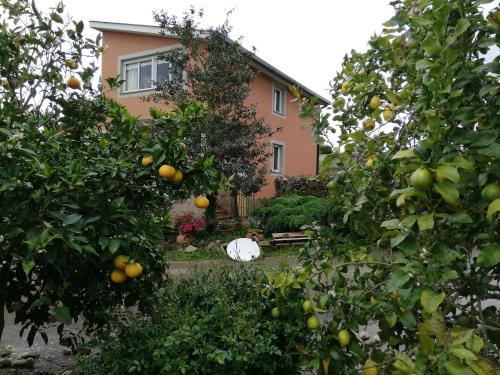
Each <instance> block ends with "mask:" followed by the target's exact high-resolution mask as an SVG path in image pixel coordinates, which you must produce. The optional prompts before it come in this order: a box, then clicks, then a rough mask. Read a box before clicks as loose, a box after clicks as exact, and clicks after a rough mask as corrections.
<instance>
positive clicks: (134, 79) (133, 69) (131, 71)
mask: <svg viewBox="0 0 500 375" xmlns="http://www.w3.org/2000/svg"><path fill="white" fill-rule="evenodd" d="M125 88H126V90H127V91H132V90H137V89H138V88H139V64H137V63H135V64H127V65H126V66H125Z"/></svg>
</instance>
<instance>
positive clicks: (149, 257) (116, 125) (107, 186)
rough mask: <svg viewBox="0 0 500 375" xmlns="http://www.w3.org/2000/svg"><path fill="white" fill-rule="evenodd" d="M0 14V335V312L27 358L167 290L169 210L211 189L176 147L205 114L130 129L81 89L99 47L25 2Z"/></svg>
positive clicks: (112, 106)
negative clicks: (28, 349) (36, 342)
mask: <svg viewBox="0 0 500 375" xmlns="http://www.w3.org/2000/svg"><path fill="white" fill-rule="evenodd" d="M0 4H1V5H2V8H1V9H2V13H1V15H0V21H1V22H0V27H1V29H2V32H1V33H0V77H1V79H2V87H1V88H0V220H1V225H0V285H1V286H2V288H1V289H0V335H1V333H2V329H3V323H4V320H3V313H4V310H5V308H6V309H7V310H8V311H10V312H15V314H16V323H18V324H21V325H22V329H21V334H23V331H25V330H26V329H28V335H27V339H28V342H29V343H30V344H31V342H32V341H33V339H34V337H35V335H36V333H37V332H40V333H41V335H42V337H43V338H44V340H45V341H47V336H46V334H45V333H44V332H43V329H44V328H45V327H46V326H47V325H49V324H61V325H60V330H59V332H62V328H63V325H64V324H69V323H71V322H72V321H76V320H78V319H79V318H80V317H83V319H84V321H85V322H86V323H87V324H88V326H89V327H93V326H96V325H102V324H104V323H106V316H107V311H108V309H109V308H111V307H113V306H115V305H119V304H120V305H121V304H123V305H126V306H130V305H138V306H139V308H140V309H142V310H147V309H148V302H149V300H150V299H151V298H152V297H153V295H154V293H155V291H156V290H157V288H158V287H159V286H161V285H162V282H164V281H165V278H166V275H165V268H166V267H165V263H164V261H163V260H162V254H161V253H160V251H159V250H158V248H157V241H158V240H161V239H163V230H164V229H165V228H166V225H167V221H168V220H167V219H168V215H167V213H168V208H169V207H170V206H171V204H172V202H173V201H174V200H175V199H177V198H185V197H189V196H193V195H194V194H198V193H202V192H203V191H205V190H207V189H208V190H210V189H216V188H217V185H218V180H217V179H216V178H215V177H214V176H215V171H214V170H213V169H212V168H211V165H212V160H211V158H210V157H208V156H206V155H203V154H195V155H193V154H192V153H191V152H190V151H189V150H188V149H187V148H186V146H185V144H184V143H183V142H182V141H183V139H185V137H187V136H188V135H189V134H190V132H195V131H197V130H196V129H197V128H199V127H200V126H201V125H202V124H203V123H204V122H205V121H206V118H207V116H208V110H207V108H206V106H205V105H202V104H200V103H198V102H182V103H179V105H178V107H177V108H176V109H175V110H174V111H173V112H172V113H165V112H163V111H162V110H159V109H152V110H151V118H152V119H151V120H150V121H145V122H144V121H143V122H139V121H138V119H137V118H135V117H133V116H132V115H130V114H129V113H128V112H127V110H126V109H125V108H124V107H123V106H121V105H119V104H117V103H116V102H114V101H113V100H111V99H109V98H107V97H106V96H105V95H104V94H103V92H102V91H101V90H100V89H95V88H94V87H93V85H92V77H93V74H94V72H95V71H96V67H95V65H94V63H93V62H92V61H94V60H93V59H95V58H96V57H97V56H98V55H99V52H100V51H101V48H100V47H99V45H98V44H99V40H96V41H92V40H89V39H86V38H84V36H83V34H82V32H83V23H82V22H68V21H64V20H63V18H62V16H61V15H62V12H63V6H62V5H59V6H57V7H56V8H54V9H52V10H51V12H50V14H47V15H44V14H42V13H40V12H39V11H38V10H37V8H36V6H35V4H34V3H31V2H28V1H26V0H15V1H14V0H12V1H11V0H2V1H1V2H0ZM86 61H91V62H90V63H86ZM107 83H108V85H109V86H111V87H113V86H115V85H116V84H117V83H119V81H118V80H117V79H116V78H110V79H108V80H107ZM166 170H168V172H169V173H167V174H165V171H166ZM172 171H173V173H171V174H170V172H172ZM118 255H119V256H118Z"/></svg>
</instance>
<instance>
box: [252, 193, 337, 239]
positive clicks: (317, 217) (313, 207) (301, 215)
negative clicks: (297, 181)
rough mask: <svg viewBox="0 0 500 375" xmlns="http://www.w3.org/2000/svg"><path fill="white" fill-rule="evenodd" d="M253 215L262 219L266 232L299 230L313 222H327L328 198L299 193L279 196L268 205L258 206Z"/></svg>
mask: <svg viewBox="0 0 500 375" xmlns="http://www.w3.org/2000/svg"><path fill="white" fill-rule="evenodd" d="M253 215H255V216H256V217H258V218H260V219H261V220H262V224H263V226H264V230H265V231H266V232H287V231H297V230H300V229H301V227H302V226H303V225H309V224H312V223H313V222H317V223H318V224H326V223H327V220H328V200H327V199H324V198H318V197H314V196H299V195H291V196H286V197H279V198H275V199H273V200H271V201H270V203H269V205H268V206H264V207H260V208H257V209H256V210H255V211H254V213H253Z"/></svg>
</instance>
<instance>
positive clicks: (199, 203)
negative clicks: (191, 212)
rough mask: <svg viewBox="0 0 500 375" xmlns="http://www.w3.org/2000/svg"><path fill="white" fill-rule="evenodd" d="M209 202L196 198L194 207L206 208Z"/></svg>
mask: <svg viewBox="0 0 500 375" xmlns="http://www.w3.org/2000/svg"><path fill="white" fill-rule="evenodd" d="M209 204H210V202H209V201H208V199H207V198H205V197H196V198H195V200H194V205H195V206H196V207H198V208H207V207H208V205H209Z"/></svg>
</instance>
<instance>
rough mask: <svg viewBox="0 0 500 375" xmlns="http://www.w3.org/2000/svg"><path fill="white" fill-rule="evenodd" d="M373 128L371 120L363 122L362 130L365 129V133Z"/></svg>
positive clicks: (373, 124) (373, 123)
mask: <svg viewBox="0 0 500 375" xmlns="http://www.w3.org/2000/svg"><path fill="white" fill-rule="evenodd" d="M374 127H375V121H373V119H371V118H369V119H366V120H365V121H364V122H363V128H365V130H366V131H370V130H373V128H374Z"/></svg>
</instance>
